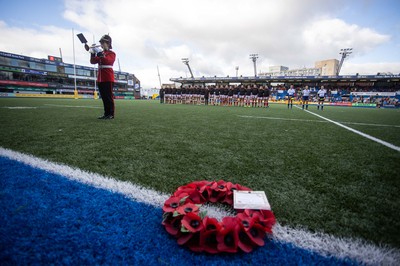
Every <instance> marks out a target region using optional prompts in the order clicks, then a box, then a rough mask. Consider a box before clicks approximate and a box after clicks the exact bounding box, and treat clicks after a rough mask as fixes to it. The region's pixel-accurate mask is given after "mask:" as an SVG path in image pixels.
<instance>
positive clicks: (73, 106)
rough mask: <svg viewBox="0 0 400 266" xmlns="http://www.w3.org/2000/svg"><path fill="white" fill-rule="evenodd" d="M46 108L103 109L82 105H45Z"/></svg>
mask: <svg viewBox="0 0 400 266" xmlns="http://www.w3.org/2000/svg"><path fill="white" fill-rule="evenodd" d="M45 105H46V106H52V107H68V108H96V109H102V107H98V106H82V105H62V104H45Z"/></svg>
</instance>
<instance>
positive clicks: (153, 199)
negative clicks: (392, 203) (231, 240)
mask: <svg viewBox="0 0 400 266" xmlns="http://www.w3.org/2000/svg"><path fill="white" fill-rule="evenodd" d="M0 156H3V157H6V158H9V159H11V160H16V161H18V162H21V163H24V164H26V165H30V166H32V167H35V168H39V169H41V170H44V171H47V172H50V173H54V174H59V175H62V176H65V177H67V178H69V179H71V180H75V181H77V182H80V183H84V184H88V185H91V186H93V187H96V188H100V189H106V190H108V191H112V192H115V193H119V194H122V195H125V196H126V197H128V198H130V199H133V200H135V201H138V202H142V203H146V204H149V205H152V206H154V207H157V208H161V207H162V206H163V205H164V202H165V201H166V200H167V199H168V198H169V195H167V194H164V193H160V192H157V191H154V190H151V189H147V188H144V187H141V186H137V185H134V184H132V183H130V182H124V181H118V180H115V179H113V178H111V177H106V176H102V175H99V174H96V173H91V172H87V171H83V170H80V169H78V168H73V167H70V166H67V165H63V164H57V163H54V162H50V161H48V160H44V159H41V158H38V157H34V156H31V155H26V154H23V153H20V152H16V151H12V150H9V149H4V148H2V147H0ZM206 209H207V212H208V214H210V216H212V217H215V218H217V219H219V220H221V219H222V218H223V217H225V216H231V214H230V213H229V212H227V211H225V210H222V209H219V208H215V207H212V206H208V207H206ZM273 232H274V234H273V237H274V238H275V239H276V240H277V241H280V242H285V243H292V244H294V245H295V246H297V247H300V248H304V249H308V250H311V251H313V252H317V253H319V254H322V255H328V256H329V255H331V256H335V257H337V258H350V259H354V260H357V261H359V262H362V263H365V264H370V265H398V264H399V262H400V250H399V249H395V248H391V247H388V246H384V245H381V246H376V245H374V244H371V243H369V242H367V241H365V240H361V239H352V238H338V237H335V236H332V235H328V234H324V233H311V232H308V231H306V230H304V229H301V228H290V227H288V226H282V225H280V224H279V223H278V224H276V225H275V226H274V228H273Z"/></svg>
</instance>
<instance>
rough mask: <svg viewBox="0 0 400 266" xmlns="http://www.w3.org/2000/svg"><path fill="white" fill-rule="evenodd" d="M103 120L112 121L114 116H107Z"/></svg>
mask: <svg viewBox="0 0 400 266" xmlns="http://www.w3.org/2000/svg"><path fill="white" fill-rule="evenodd" d="M104 119H114V116H113V115H108V116H106V117H104Z"/></svg>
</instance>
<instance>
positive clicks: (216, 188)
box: [208, 180, 227, 202]
mask: <svg viewBox="0 0 400 266" xmlns="http://www.w3.org/2000/svg"><path fill="white" fill-rule="evenodd" d="M226 190H227V189H226V182H225V181H223V180H220V181H218V182H212V184H211V191H210V192H211V193H209V198H208V200H209V201H210V202H222V200H223V198H224V197H225V194H226Z"/></svg>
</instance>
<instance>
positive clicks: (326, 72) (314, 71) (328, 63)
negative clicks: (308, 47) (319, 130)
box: [259, 59, 339, 77]
mask: <svg viewBox="0 0 400 266" xmlns="http://www.w3.org/2000/svg"><path fill="white" fill-rule="evenodd" d="M338 64H339V61H338V60H336V59H329V60H322V61H317V62H315V67H314V68H306V67H304V68H299V69H289V68H288V67H285V66H271V67H269V72H267V73H260V74H259V75H260V76H272V77H279V76H318V75H320V76H335V75H336V70H337V67H338Z"/></svg>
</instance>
